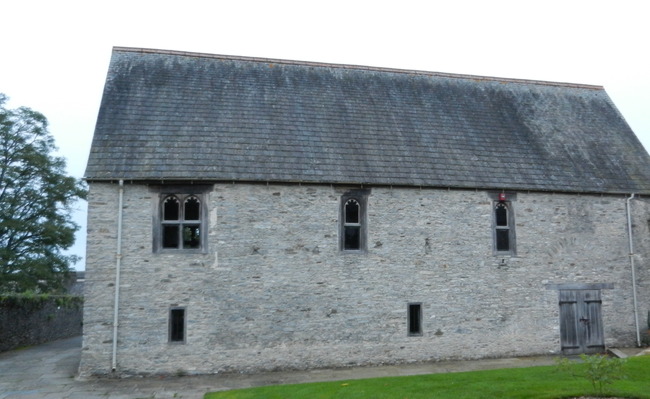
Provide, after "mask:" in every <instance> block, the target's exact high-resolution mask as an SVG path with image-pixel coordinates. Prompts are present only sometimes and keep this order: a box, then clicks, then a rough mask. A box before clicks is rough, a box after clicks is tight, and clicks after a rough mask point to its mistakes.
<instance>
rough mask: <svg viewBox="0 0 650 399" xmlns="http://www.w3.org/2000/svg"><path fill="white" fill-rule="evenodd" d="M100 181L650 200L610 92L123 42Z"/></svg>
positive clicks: (103, 129)
mask: <svg viewBox="0 0 650 399" xmlns="http://www.w3.org/2000/svg"><path fill="white" fill-rule="evenodd" d="M86 179H87V180H88V181H101V180H117V179H125V180H147V181H171V180H181V181H184V180H192V181H197V182H198V181H242V182H243V181H261V182H303V183H327V184H339V183H340V184H348V183H349V184H367V185H406V186H429V187H451V188H480V189H499V190H500V189H512V190H543V191H564V192H592V193H593V192H596V193H632V192H635V193H650V157H649V156H648V153H647V152H646V151H645V150H644V148H643V147H642V145H641V144H640V142H639V141H638V139H637V138H636V136H635V135H634V133H633V132H632V130H631V129H630V127H629V126H628V125H627V123H626V122H625V121H624V119H623V117H622V116H621V114H620V113H619V111H618V110H617V109H616V107H615V106H614V104H613V103H612V101H611V99H610V98H609V97H608V95H607V94H606V92H605V90H604V89H603V88H602V87H599V86H588V85H575V84H564V83H551V82H538V81H526V80H513V79H501V78H488V77H478V76H467V75H452V74H443V73H433V72H422V71H405V70H394V69H383V68H372V67H361V66H347V65H331V64H319V63H309V62H297V61H286V60H271V59H256V58H244V57H230V56H219V55H209V54H196V53H182V52H173V51H162V50H148V49H132V48H114V49H113V54H112V58H111V62H110V66H109V70H108V76H107V79H106V85H105V88H104V94H103V98H102V103H101V107H100V110H99V116H98V120H97V125H96V129H95V135H94V139H93V143H92V149H91V153H90V158H89V161H88V166H87V169H86Z"/></svg>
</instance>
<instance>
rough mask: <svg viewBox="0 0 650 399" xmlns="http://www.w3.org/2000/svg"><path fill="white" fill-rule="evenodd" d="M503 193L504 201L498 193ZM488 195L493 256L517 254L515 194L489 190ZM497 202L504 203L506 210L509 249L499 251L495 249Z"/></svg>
mask: <svg viewBox="0 0 650 399" xmlns="http://www.w3.org/2000/svg"><path fill="white" fill-rule="evenodd" d="M500 194H505V201H502V200H500V198H499V195H500ZM488 197H489V198H490V201H491V215H492V216H491V217H492V253H493V255H494V256H504V255H510V256H516V255H517V241H516V237H517V234H516V231H515V210H514V204H513V203H514V202H515V201H517V194H516V193H514V192H508V191H505V192H504V191H490V192H488ZM499 203H504V204H505V206H506V209H507V211H508V215H507V217H508V242H509V249H508V250H507V251H500V250H498V249H497V230H498V227H497V221H496V208H497V206H498V205H499Z"/></svg>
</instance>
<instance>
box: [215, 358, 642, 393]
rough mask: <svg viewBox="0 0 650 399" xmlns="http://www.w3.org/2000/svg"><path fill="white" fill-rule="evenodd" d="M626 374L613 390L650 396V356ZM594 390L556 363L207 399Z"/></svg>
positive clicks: (304, 386) (630, 363)
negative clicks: (558, 367)
mask: <svg viewBox="0 0 650 399" xmlns="http://www.w3.org/2000/svg"><path fill="white" fill-rule="evenodd" d="M624 370H625V374H626V378H625V379H624V380H620V381H616V382H614V383H613V384H612V385H611V386H610V387H609V388H608V389H609V394H610V395H608V396H619V397H626V398H638V399H650V356H643V357H635V358H630V359H629V360H628V361H627V363H626V364H625V369H624ZM585 395H593V396H597V395H596V392H594V390H593V388H592V386H591V383H590V382H589V381H588V380H586V379H581V378H576V377H572V376H570V375H569V374H567V373H563V372H560V371H558V369H557V368H556V367H555V366H542V367H529V368H518V369H501V370H486V371H475V372H465V373H450V374H429V375H419V376H409V377H387V378H374V379H366V380H348V381H336V382H322V383H312V384H294V385H276V386H268V387H259V388H250V389H238V390H232V391H225V392H212V393H208V394H206V395H205V399H249V398H264V399H276V398H277V399H292V398H309V399H321V398H322V399H325V398H327V399H333V398H336V399H361V398H363V399H419V398H427V399H431V398H435V399H444V398H450V399H462V398H527V399H530V398H552V399H555V398H570V397H576V396H578V397H579V396H585Z"/></svg>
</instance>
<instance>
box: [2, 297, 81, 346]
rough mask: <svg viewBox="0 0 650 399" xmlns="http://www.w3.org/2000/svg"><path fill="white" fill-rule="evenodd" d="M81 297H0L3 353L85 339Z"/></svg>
mask: <svg viewBox="0 0 650 399" xmlns="http://www.w3.org/2000/svg"><path fill="white" fill-rule="evenodd" d="M82 322H83V299H82V298H81V297H79V296H57V297H54V296H52V297H32V298H25V297H19V296H7V297H2V296H0V352H2V351H7V350H11V349H15V348H18V347H21V346H29V345H37V344H41V343H44V342H49V341H54V340H57V339H62V338H68V337H73V336H76V335H81V331H82Z"/></svg>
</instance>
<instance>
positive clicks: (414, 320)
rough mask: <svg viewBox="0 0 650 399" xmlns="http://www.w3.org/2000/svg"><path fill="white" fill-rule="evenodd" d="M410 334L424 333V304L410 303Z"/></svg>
mask: <svg viewBox="0 0 650 399" xmlns="http://www.w3.org/2000/svg"><path fill="white" fill-rule="evenodd" d="M407 319H408V321H407V323H408V335H411V336H418V335H422V304H420V303H409V304H408V317H407Z"/></svg>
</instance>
